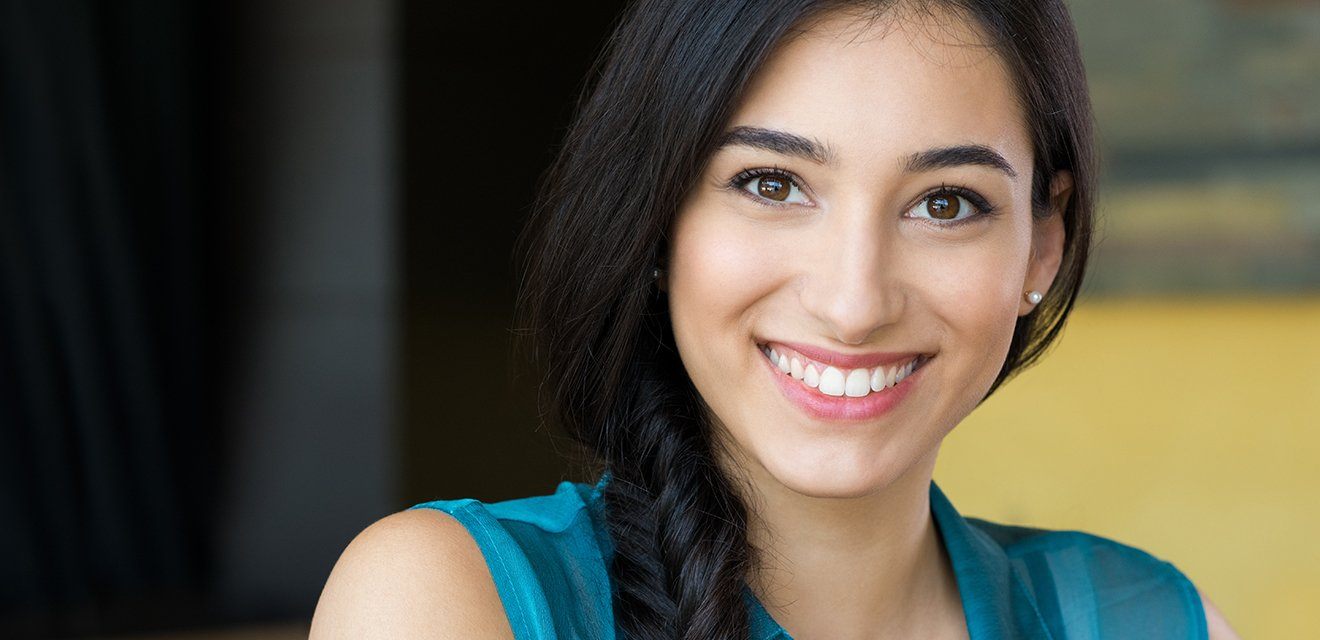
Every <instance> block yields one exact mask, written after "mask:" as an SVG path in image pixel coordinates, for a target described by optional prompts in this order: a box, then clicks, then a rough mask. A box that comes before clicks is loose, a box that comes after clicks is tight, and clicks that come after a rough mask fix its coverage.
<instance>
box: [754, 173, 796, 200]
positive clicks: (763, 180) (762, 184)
mask: <svg viewBox="0 0 1320 640" xmlns="http://www.w3.org/2000/svg"><path fill="white" fill-rule="evenodd" d="M790 191H792V183H791V182H790V181H789V180H788V179H787V178H785V177H783V176H779V175H767V176H761V177H760V178H757V179H756V192H757V193H759V194H761V196H763V197H766V198H769V199H771V200H775V201H779V202H783V201H784V200H787V199H788V194H789V192H790Z"/></svg>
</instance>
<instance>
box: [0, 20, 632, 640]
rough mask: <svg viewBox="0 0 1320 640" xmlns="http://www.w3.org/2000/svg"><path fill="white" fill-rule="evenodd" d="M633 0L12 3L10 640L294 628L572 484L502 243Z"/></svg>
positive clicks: (3, 303)
mask: <svg viewBox="0 0 1320 640" xmlns="http://www.w3.org/2000/svg"><path fill="white" fill-rule="evenodd" d="M620 5H621V3H617V2H616V3H596V2H593V3H555V4H553V5H546V4H539V3H528V4H518V5H516V6H510V5H503V4H499V5H497V4H494V3H489V4H488V3H470V4H468V5H458V4H456V3H445V2H420V1H417V2H403V1H399V2H370V1H365V0H363V1H352V0H334V1H312V0H275V1H271V2H260V3H258V2H247V3H236V4H231V3H216V4H215V5H202V4H189V3H178V2H167V1H165V0H155V1H151V0H128V1H116V2H75V1H73V0H50V1H43V2H35V1H32V2H24V1H18V0H4V1H0V514H3V515H0V518H3V526H0V549H3V555H4V557H5V558H6V561H4V562H0V637H6V638H8V637H87V636H97V635H104V636H124V635H133V634H139V633H144V632H155V631H162V632H164V631H170V632H176V633H177V632H182V631H186V630H188V629H201V628H224V627H230V626H234V625H241V624H256V623H263V624H264V623H272V622H291V623H292V626H291V627H289V628H288V635H289V637H296V636H297V635H299V634H305V630H306V629H305V625H306V622H307V620H309V619H310V617H311V613H312V610H313V607H314V605H315V602H316V598H317V596H318V595H319V592H320V588H321V586H322V584H323V583H324V581H325V578H326V576H327V575H328V574H329V571H330V569H331V567H332V565H333V562H334V560H335V558H336V557H337V556H338V554H339V552H340V551H342V549H343V548H344V546H345V545H346V544H347V543H348V542H349V540H350V539H351V538H352V536H353V535H354V534H356V533H357V532H358V531H360V530H361V529H362V528H363V527H365V526H366V525H367V524H369V523H370V522H372V521H373V520H375V519H377V518H380V517H382V516H384V515H386V514H388V513H390V512H393V511H397V510H400V509H402V508H405V507H407V506H410V505H411V504H414V503H416V502H420V501H424V500H429V499H436V498H456V497H469V496H470V497H477V498H481V499H485V500H498V499H505V498H510V497H516V496H525V495H532V494H541V493H550V492H552V491H553V489H554V485H555V484H556V483H557V482H558V481H559V480H561V479H574V480H586V479H585V478H577V477H573V476H572V472H571V467H570V466H569V465H568V464H566V462H565V458H564V457H562V456H560V455H559V453H560V452H561V451H562V448H563V447H564V446H565V445H564V444H563V443H562V442H558V441H556V440H555V438H554V436H553V435H552V434H551V433H548V432H547V430H546V429H544V428H538V419H537V415H536V413H537V412H536V409H535V407H534V401H533V384H532V383H531V382H529V378H528V377H527V375H526V374H525V373H523V372H522V371H521V369H520V368H519V366H518V364H517V363H516V362H513V361H511V359H510V356H511V354H510V338H511V336H512V333H511V324H510V322H511V314H512V310H513V298H514V292H515V287H516V282H517V277H516V273H515V265H516V262H515V256H514V255H513V243H514V240H515V238H516V236H517V234H518V232H519V230H520V228H521V225H522V223H523V221H524V219H525V216H526V214H527V207H528V205H529V203H530V202H531V199H532V195H533V189H534V187H535V184H536V181H537V179H538V177H539V175H540V174H541V172H542V171H543V170H544V169H545V167H546V166H547V164H548V163H549V161H550V160H551V158H552V157H553V151H554V147H555V145H556V144H557V142H558V141H559V139H560V137H561V136H562V134H563V130H564V127H565V126H566V125H567V123H568V120H569V117H570V115H571V112H572V105H573V103H574V101H575V100H576V97H577V95H578V92H579V91H580V89H581V87H582V83H583V81H584V78H585V77H586V73H587V71H588V69H589V66H590V63H591V61H592V60H593V58H594V56H595V54H596V52H597V51H598V49H599V47H600V46H601V44H602V42H603V39H604V37H605V36H606V34H607V33H608V29H609V27H610V26H611V24H612V21H613V20H614V19H615V13H616V12H617V10H618V7H619V6H620Z"/></svg>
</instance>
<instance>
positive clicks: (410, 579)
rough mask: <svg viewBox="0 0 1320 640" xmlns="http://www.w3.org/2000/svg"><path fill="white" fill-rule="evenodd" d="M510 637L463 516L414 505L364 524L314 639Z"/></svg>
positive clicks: (335, 578) (329, 590) (322, 605)
mask: <svg viewBox="0 0 1320 640" xmlns="http://www.w3.org/2000/svg"><path fill="white" fill-rule="evenodd" d="M420 637H425V638H476V639H481V640H512V638H513V629H512V628H511V626H510V625H509V621H508V618H507V617H506V616H505V613H504V606H503V604H501V602H500V597H499V592H498V591H496V589H495V581H494V580H493V579H492V578H491V575H490V570H489V569H487V567H486V562H485V559H484V558H483V557H482V555H481V550H480V548H478V547H477V543H476V541H475V540H473V539H472V536H471V535H470V534H469V533H468V532H467V529H466V528H465V527H464V526H463V525H462V523H460V522H458V521H457V520H455V519H454V518H453V517H452V516H450V515H449V514H447V513H444V512H443V511H437V510H435V509H415V510H410V511H402V512H399V513H395V514H393V515H390V516H386V517H385V518H382V519H380V520H378V521H377V522H375V523H374V524H372V525H371V526H369V527H367V528H366V529H364V530H363V531H362V532H361V533H359V534H358V535H357V537H356V538H354V539H353V541H352V542H351V543H349V545H348V548H346V549H345V550H344V553H343V554H342V555H340V557H339V561H338V562H336V563H335V567H334V570H333V571H331V573H330V578H329V579H328V580H327V581H326V584H325V588H324V589H323V590H322V592H321V599H320V601H319V602H318V603H317V605H316V613H315V614H314V616H313V617H312V629H311V636H310V638H311V640H332V639H336V638H367V639H370V638H420Z"/></svg>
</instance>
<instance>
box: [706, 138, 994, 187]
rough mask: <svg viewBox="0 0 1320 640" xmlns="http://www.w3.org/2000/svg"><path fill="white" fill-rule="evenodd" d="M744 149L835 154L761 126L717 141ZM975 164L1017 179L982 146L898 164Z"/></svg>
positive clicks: (809, 156) (825, 157)
mask: <svg viewBox="0 0 1320 640" xmlns="http://www.w3.org/2000/svg"><path fill="white" fill-rule="evenodd" d="M728 146H745V147H753V148H756V149H764V150H766V151H771V152H774V153H778V154H780V155H785V156H797V157H799V158H804V159H806V160H810V161H812V162H815V163H816V164H834V163H835V159H836V158H837V154H835V152H834V150H833V149H831V148H830V147H829V146H828V145H826V144H822V143H821V142H818V141H816V140H812V139H811V138H807V137H805V136H800V135H798V134H795V133H789V132H787V131H778V130H775V129H762V128H760V127H746V126H739V127H734V128H732V129H730V130H729V131H727V132H726V133H725V134H724V137H723V138H721V139H720V144H719V147H718V148H720V149H723V148H724V147H728ZM965 165H977V166H983V167H990V168H992V169H998V170H999V171H1001V172H1003V173H1004V174H1005V175H1007V176H1008V177H1010V178H1013V179H1014V180H1016V179H1017V177H1018V174H1017V171H1015V170H1014V169H1013V165H1012V164H1011V163H1009V161H1008V160H1006V159H1004V156H1002V155H1000V154H999V152H997V151H995V150H994V149H991V148H990V147H988V146H986V145H983V144H960V145H953V146H948V147H936V148H934V149H926V150H925V151H918V152H916V153H912V154H909V155H907V156H905V157H904V158H903V159H902V160H901V161H900V166H901V167H902V168H903V172H904V173H920V172H923V171H933V170H935V169H943V168H947V167H959V166H965Z"/></svg>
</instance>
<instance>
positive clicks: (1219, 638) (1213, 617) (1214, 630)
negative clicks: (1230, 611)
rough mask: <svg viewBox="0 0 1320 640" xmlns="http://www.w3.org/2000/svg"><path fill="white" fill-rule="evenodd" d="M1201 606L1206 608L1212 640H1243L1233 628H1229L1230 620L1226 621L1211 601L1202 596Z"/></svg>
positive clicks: (1206, 618) (1206, 617) (1207, 626)
mask: <svg viewBox="0 0 1320 640" xmlns="http://www.w3.org/2000/svg"><path fill="white" fill-rule="evenodd" d="M1201 606H1202V607H1203V608H1205V622H1206V628H1207V629H1208V630H1209V631H1210V640H1242V638H1241V637H1239V636H1238V634H1237V633H1236V632H1234V631H1233V628H1232V627H1230V626H1228V620H1225V619H1224V614H1222V613H1220V612H1219V609H1218V608H1216V607H1215V605H1214V604H1213V603H1212V602H1210V599H1209V598H1207V597H1205V594H1204V593H1202V594H1201Z"/></svg>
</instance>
